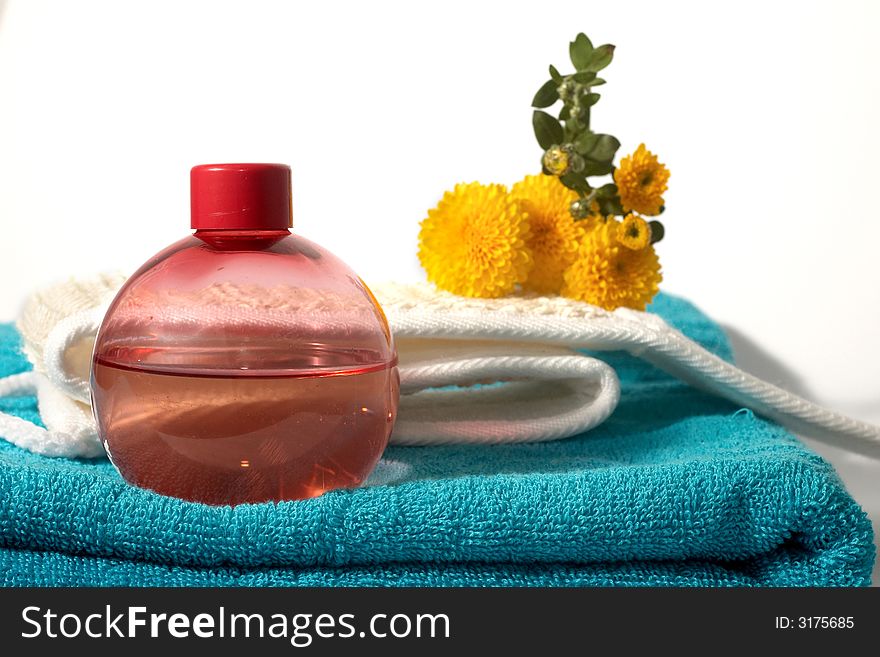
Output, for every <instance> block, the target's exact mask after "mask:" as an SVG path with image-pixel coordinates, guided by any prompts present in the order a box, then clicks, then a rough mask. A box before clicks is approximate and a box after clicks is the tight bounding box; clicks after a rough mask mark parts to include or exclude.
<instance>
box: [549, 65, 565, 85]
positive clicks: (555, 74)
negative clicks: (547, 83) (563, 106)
mask: <svg viewBox="0 0 880 657" xmlns="http://www.w3.org/2000/svg"><path fill="white" fill-rule="evenodd" d="M550 79H551V80H553V81H554V82H555V83H556V84H562V80H563V77H562V75H561V74H560V73H559V71H557V70H556V67H555V66H553V64H550Z"/></svg>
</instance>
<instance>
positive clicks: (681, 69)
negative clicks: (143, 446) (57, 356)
mask: <svg viewBox="0 0 880 657" xmlns="http://www.w3.org/2000/svg"><path fill="white" fill-rule="evenodd" d="M581 30H583V31H586V32H587V33H588V34H589V35H590V36H591V37H592V38H593V41H594V43H596V45H599V44H600V43H605V42H611V43H614V44H616V45H617V46H618V49H617V52H616V54H615V60H614V62H613V63H612V65H611V67H610V68H608V69H607V70H606V71H605V73H604V74H603V77H605V78H606V79H607V80H609V84H607V85H606V86H605V87H602V88H600V89H597V90H598V91H601V92H602V95H603V98H602V100H601V101H600V103H599V105H598V106H597V107H596V108H594V111H593V126H594V128H595V129H597V130H599V131H603V132H609V133H611V134H614V135H616V136H617V137H619V138H620V140H621V141H622V142H623V148H622V153H623V152H629V151H631V150H633V149H634V148H635V147H636V146H637V145H638V144H639V142H640V141H644V142H646V144H647V145H648V147H649V148H650V149H652V150H653V151H654V152H656V153H658V154H659V155H660V156H661V160H662V161H663V162H665V163H666V164H667V165H668V166H669V168H670V169H671V171H672V177H671V180H670V190H669V192H668V194H667V195H666V205H667V208H668V210H667V213H666V214H665V215H664V223H665V225H666V229H667V237H666V239H665V240H664V241H663V242H662V244H661V245H660V246H659V253H660V257H661V260H662V262H663V269H664V277H665V281H664V285H663V288H664V289H665V290H667V291H670V292H675V293H678V294H682V295H685V296H687V297H689V298H690V299H692V300H693V301H695V302H696V303H697V304H698V305H700V306H701V307H702V308H704V309H705V310H707V311H708V312H709V313H710V314H711V315H713V316H714V317H715V318H716V319H718V320H719V321H721V322H722V323H723V324H724V325H725V326H726V327H727V328H728V329H729V330H730V334H731V337H732V338H733V341H734V344H735V346H736V347H737V351H738V355H739V358H740V362H741V363H742V364H743V365H744V366H745V367H746V368H749V369H751V370H752V371H754V372H756V373H757V374H759V375H762V376H764V377H766V378H769V379H771V380H773V381H774V382H777V383H780V384H782V385H785V386H787V387H789V388H791V389H794V390H796V391H798V392H801V393H802V394H805V395H807V396H809V397H810V398H812V399H815V400H818V401H820V402H823V403H825V404H828V405H830V406H833V407H834V408H836V409H838V410H841V411H843V412H846V413H849V414H852V415H854V416H856V417H860V418H862V419H866V420H870V421H873V422H880V388H878V385H877V381H878V379H880V339H878V326H880V303H878V301H880V277H878V274H877V271H878V268H877V262H878V245H880V211H878V190H880V185H878V181H880V127H878V122H880V118H878V117H880V75H878V73H877V70H878V65H880V38H878V36H877V35H878V31H880V3H876V2H871V1H870V0H865V1H864V2H855V1H840V0H837V1H835V2H824V3H812V4H811V3H806V2H770V1H768V0H763V1H761V2H747V1H744V0H738V1H737V2H735V3H724V4H723V5H722V4H720V3H698V2H692V3H685V2H681V3H675V2H656V1H646V2H609V1H608V0H603V1H601V2H589V1H586V0H579V1H577V2H535V1H532V2H510V1H508V2H503V3H497V4H495V3H488V2H476V1H474V0H470V1H469V2H457V1H450V0H446V1H444V2H442V3H433V4H432V5H430V6H429V5H426V4H424V3H414V2H400V3H388V2H383V3H375V2H373V3H362V2H360V3H359V2H332V3H329V2H328V3H316V2H310V3H305V2H302V3H294V2H286V3H281V2H255V1H253V0H251V1H248V2H245V1H243V0H242V1H240V2H236V3H228V2H184V1H179V0H177V1H173V2H162V1H157V0H150V1H149V2H119V1H116V2H94V1H81V2H61V1H59V2H46V1H38V0H28V1H27V2H24V1H22V0H17V1H16V0H12V1H11V2H3V0H0V227H2V230H0V255H2V257H0V321H8V320H11V319H13V318H14V317H15V315H16V313H17V311H18V308H19V307H20V304H21V301H22V298H23V296H24V295H25V293H26V292H27V291H28V290H29V289H30V288H32V287H34V286H36V285H39V284H43V283H48V282H51V281H56V280H59V279H62V278H64V277H65V276H67V275H70V274H75V273H86V272H93V271H100V270H105V269H121V270H124V271H131V270H132V269H134V268H135V267H137V266H138V265H139V264H140V263H141V262H143V261H144V260H145V259H146V258H147V257H149V256H150V255H152V254H153V253H154V252H156V251H158V250H159V249H160V248H162V247H163V246H165V245H167V244H168V243H170V242H172V241H174V240H176V239H178V238H179V237H181V236H182V235H184V234H185V233H187V231H188V226H189V223H188V222H189V218H188V208H189V206H188V171H189V167H191V166H192V165H194V164H198V163H205V162H235V161H279V162H286V163H289V164H291V165H292V166H293V170H294V186H295V190H294V220H295V223H296V229H297V230H298V231H299V232H301V233H302V234H304V235H307V236H308V237H310V238H312V239H314V240H316V241H318V242H319V243H322V244H323V245H325V246H327V247H328V248H330V249H331V250H332V251H334V252H335V253H337V254H338V255H339V256H341V257H342V258H343V259H344V260H346V261H347V262H349V264H351V265H352V266H353V267H354V268H355V269H356V270H357V271H358V272H359V273H360V274H361V275H362V276H363V277H364V278H365V279H366V280H367V281H368V282H369V281H378V280H382V279H389V278H394V279H399V280H418V279H420V278H421V277H422V273H421V271H420V270H419V267H418V263H417V260H416V257H415V251H416V235H417V232H418V222H419V220H420V219H422V218H423V216H424V215H425V212H426V210H427V209H428V208H429V207H431V206H432V205H433V204H434V203H435V202H436V201H437V200H438V199H439V197H440V195H441V194H442V192H443V191H444V190H445V189H447V188H449V187H451V186H452V185H453V184H454V183H456V182H459V181H470V180H480V181H483V182H503V183H513V182H515V181H516V180H518V179H519V178H520V177H522V176H523V175H524V174H526V173H534V172H536V170H537V168H538V161H539V157H540V151H539V149H538V147H537V145H536V144H535V143H534V138H533V136H532V134H531V125H530V114H531V109H530V107H529V104H530V101H531V97H532V95H533V93H534V92H535V90H537V88H538V87H539V86H540V85H541V83H543V82H544V81H545V79H546V78H547V73H546V71H547V65H548V64H550V63H554V64H555V65H556V66H557V67H559V68H560V69H567V68H570V67H569V66H568V64H567V63H566V62H567V51H568V50H567V44H568V41H569V40H570V39H571V38H573V36H574V35H575V34H576V33H577V32H578V31H581ZM824 453H826V454H830V455H831V456H832V457H833V458H834V460H835V463H836V464H837V465H838V467H839V468H841V470H842V472H843V474H844V476H845V478H846V480H847V483H848V485H849V486H850V489H851V490H852V491H853V492H854V494H855V495H856V496H857V498H858V499H859V500H860V501H861V502H862V504H863V505H864V506H865V507H866V509H867V510H868V511H869V512H871V513H872V514H873V515H874V517H875V518H877V517H880V495H878V494H877V486H876V485H875V483H874V481H876V478H877V475H878V474H880V468H878V466H877V464H876V463H874V462H871V461H868V460H866V459H862V458H860V457H853V456H849V455H846V454H844V453H836V452H835V453H831V452H829V451H827V450H826V451H825V452H824Z"/></svg>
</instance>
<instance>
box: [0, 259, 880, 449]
mask: <svg viewBox="0 0 880 657" xmlns="http://www.w3.org/2000/svg"><path fill="white" fill-rule="evenodd" d="M122 280H123V277H121V276H114V275H108V276H102V277H97V278H93V279H83V280H78V281H71V282H69V283H67V284H65V285H61V286H57V287H55V288H53V289H50V290H48V291H43V292H40V293H38V294H36V295H34V297H32V299H31V300H30V302H29V303H28V304H27V306H26V307H25V311H24V313H23V314H22V317H21V318H20V320H19V323H18V326H19V330H20V331H21V333H22V336H23V337H24V340H25V352H26V353H27V355H28V357H29V358H30V359H31V360H32V362H34V365H35V369H36V370H37V371H38V372H42V373H44V374H45V377H46V378H45V381H46V382H47V385H49V386H51V387H52V388H54V389H55V391H56V392H59V391H61V392H63V393H64V394H58V395H57V397H61V398H65V399H66V402H69V403H67V404H65V403H60V402H59V400H58V399H57V398H50V396H49V395H47V394H45V393H44V394H42V395H41V396H40V399H39V403H40V412H41V415H42V417H43V420H44V422H45V423H46V425H47V427H48V428H49V431H48V432H46V430H43V429H41V428H36V429H39V430H40V431H44V432H46V435H45V436H44V437H43V438H40V437H39V436H38V435H37V434H35V433H34V431H33V430H32V429H25V428H23V427H22V424H21V423H22V422H23V421H21V420H18V419H17V418H12V420H17V421H16V422H12V421H10V420H8V419H6V418H7V417H8V416H6V417H0V434H2V435H4V436H6V437H7V438H9V439H11V440H12V441H13V442H16V444H20V445H21V446H22V447H26V448H27V449H32V450H33V451H38V452H41V453H46V454H52V455H65V456H73V455H82V456H92V455H94V454H96V453H98V448H97V437H96V436H95V435H94V424H93V423H92V424H89V426H88V427H87V428H86V429H84V428H83V419H82V415H83V414H82V409H83V408H85V407H84V406H83V405H82V404H76V403H75V402H72V401H70V400H80V401H87V400H88V396H87V394H88V393H87V390H88V389H87V381H88V369H89V356H90V351H91V345H92V343H93V342H94V334H95V332H96V330H97V325H98V322H99V321H100V318H101V316H102V315H103V308H104V307H105V304H106V303H107V301H108V299H109V297H110V296H111V295H112V293H113V292H114V291H115V288H116V286H118V285H119V284H121V282H122ZM373 292H374V293H375V295H376V297H377V298H378V299H379V301H380V303H381V304H382V307H383V309H384V311H385V313H386V315H387V317H388V321H389V324H390V326H391V329H392V331H393V333H394V335H395V340H396V342H397V348H398V353H399V356H400V374H401V393H402V397H401V405H400V410H399V414H398V420H397V424H396V426H395V432H394V435H393V436H392V442H395V443H402V444H436V443H444V442H465V443H467V442H471V443H483V442H512V441H540V440H555V439H558V438H565V437H569V436H572V435H575V434H577V433H581V432H583V431H586V430H588V429H590V428H592V427H594V426H596V425H597V424H599V423H601V422H602V421H604V420H605V419H606V418H607V417H608V416H609V415H610V414H611V412H612V411H613V410H614V408H615V406H616V404H617V401H618V398H619V386H618V382H617V378H616V376H615V374H614V372H613V371H612V370H611V368H609V367H608V366H607V365H606V364H605V363H603V362H601V361H599V360H596V359H593V358H589V357H587V356H585V355H583V354H581V353H578V352H576V351H575V349H591V350H627V351H629V352H631V353H633V354H634V355H637V356H639V357H641V358H644V359H646V360H648V361H649V362H652V363H654V364H655V365H657V366H659V367H661V368H663V369H664V370H666V371H668V372H670V373H672V374H674V375H676V376H678V377H680V378H681V379H683V380H685V381H688V382H690V383H692V384H694V385H697V386H699V387H701V388H704V389H706V390H708V391H711V392H713V393H715V394H718V395H720V396H722V397H726V398H727V399H730V400H732V401H734V402H736V403H738V404H741V405H743V406H747V407H749V408H752V409H753V410H755V411H757V412H759V413H761V414H763V415H765V416H767V417H770V418H772V419H774V420H776V421H778V422H780V423H781V424H783V425H786V426H788V427H790V428H791V429H793V430H794V431H796V432H798V433H801V434H803V435H808V436H812V437H815V438H817V439H819V440H825V441H827V442H831V443H834V444H837V443H841V442H842V443H843V446H844V447H847V448H849V449H852V450H854V451H858V452H862V453H866V454H871V455H874V456H876V455H877V454H880V429H878V427H875V426H872V425H869V424H866V423H864V422H859V421H857V420H853V419H851V418H848V417H846V416H843V415H840V414H838V413H835V412H833V411H829V410H827V409H823V408H821V407H819V406H817V405H815V404H812V403H811V402H808V401H806V400H804V399H802V398H800V397H797V396H796V395H793V394H791V393H789V392H786V391H784V390H782V389H781V388H778V387H776V386H774V385H772V384H769V383H766V382H764V381H761V380H760V379H758V378H756V377H754V376H751V375H750V374H747V373H745V372H743V371H741V370H739V369H737V368H736V367H734V366H733V365H731V364H729V363H727V362H725V361H723V360H722V359H720V358H718V357H717V356H715V355H713V354H711V353H710V352H708V351H706V350H705V349H703V348H702V347H700V346H699V345H697V344H696V343H694V342H693V341H691V340H690V339H688V338H686V337H685V336H684V335H682V334H681V333H679V332H678V331H676V330H674V329H672V328H671V327H669V326H668V325H667V324H666V323H665V322H664V321H663V320H662V319H661V318H659V317H657V316H656V315H650V314H647V313H642V312H636V311H632V310H627V309H620V310H616V311H613V312H610V311H606V310H603V309H601V308H596V307H594V306H590V305H588V304H585V303H582V302H578V301H573V300H569V299H565V298H562V297H541V296H531V297H505V298H501V299H465V298H462V297H457V296H455V295H452V294H449V293H446V292H441V291H437V290H435V289H433V288H432V287H431V286H429V285H427V284H417V285H401V284H394V283H387V284H381V285H377V286H375V287H374V288H373ZM210 293H214V294H222V295H228V294H239V293H241V294H239V296H241V298H242V302H243V303H248V301H247V299H248V298H250V297H249V295H247V294H245V293H244V292H242V291H241V290H236V291H230V290H213V291H211V292H210ZM90 300H91V303H90ZM328 301H330V300H328V299H326V298H325V299H321V298H308V299H306V298H304V297H303V298H300V297H297V298H296V299H291V300H289V301H288V303H292V304H294V305H295V306H296V307H297V308H301V307H302V306H303V304H305V305H309V307H312V305H314V304H317V305H315V306H314V308H315V310H316V312H319V313H320V308H321V305H322V304H326V303H328ZM157 303H161V300H158V301H157ZM273 305H274V304H273ZM331 305H332V304H331ZM254 311H255V313H259V312H263V313H268V314H265V315H262V316H261V317H262V320H261V321H268V322H270V323H271V317H270V315H271V312H272V311H271V310H269V309H259V308H255V309H254ZM175 319H176V320H180V321H183V322H186V321H189V318H186V317H179V318H175ZM7 381H8V380H7ZM39 381H40V379H39V377H33V378H32V379H30V380H28V382H26V383H24V384H23V383H22V381H18V382H17V383H15V385H13V386H12V387H13V388H15V389H16V390H18V391H19V392H18V394H25V393H26V392H27V391H28V390H31V391H37V390H39V389H40V383H39ZM495 381H505V382H509V383H508V384H507V385H504V386H476V387H475V386H472V385H471V384H474V383H486V382H495ZM450 385H460V386H466V387H462V388H458V389H453V390H436V388H438V387H443V386H450ZM28 386H30V387H28ZM467 386H470V387H467ZM43 387H44V388H45V386H43ZM0 394H3V389H2V387H0ZM5 394H10V393H8V392H7V393H5ZM70 404H74V406H72V407H71V406H70ZM72 409H77V410H78V413H74V412H73V410H72ZM88 422H91V418H90V417H89V418H88ZM26 424H29V423H26ZM30 426H31V427H32V426H33V425H30ZM89 431H91V434H90V435H88V436H85V435H84V434H88V432H89ZM68 434H69V436H68V438H69V439H68V440H67V442H66V443H65V438H64V437H65V436H66V435H68ZM64 445H66V446H64Z"/></svg>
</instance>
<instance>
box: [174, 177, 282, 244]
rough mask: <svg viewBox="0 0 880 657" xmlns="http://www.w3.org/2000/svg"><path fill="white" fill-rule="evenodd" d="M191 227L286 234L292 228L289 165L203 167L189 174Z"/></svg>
mask: <svg viewBox="0 0 880 657" xmlns="http://www.w3.org/2000/svg"><path fill="white" fill-rule="evenodd" d="M190 198H191V210H192V222H191V226H192V227H193V228H195V229H202V230H212V229H213V230H221V229H233V230H286V229H287V228H290V226H291V225H292V215H293V213H292V210H291V198H290V167H289V166H287V165H286V164H201V165H199V166H197V167H193V168H192V171H191V172H190Z"/></svg>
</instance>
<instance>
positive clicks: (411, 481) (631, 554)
mask: <svg viewBox="0 0 880 657" xmlns="http://www.w3.org/2000/svg"><path fill="white" fill-rule="evenodd" d="M652 310H653V311H655V312H658V313H660V314H661V315H662V316H663V317H665V318H666V319H667V320H668V321H669V322H670V323H672V324H673V325H675V326H677V327H678V328H680V329H681V330H682V331H684V332H685V333H687V334H688V335H690V336H691V337H693V338H694V339H696V340H698V341H699V342H701V343H702V344H703V345H705V346H706V347H708V348H709V349H711V350H713V351H715V352H716V353H719V354H720V355H722V356H723V357H726V358H729V357H730V346H729V344H728V342H727V340H726V338H725V337H724V334H723V333H722V331H721V330H720V328H719V327H718V326H717V325H715V324H714V323H712V322H711V321H710V320H708V319H707V318H706V317H705V316H704V315H702V314H701V313H700V312H699V311H697V310H696V309H695V308H694V307H693V306H691V305H690V304H688V303H687V302H685V301H682V300H679V299H675V298H673V297H669V296H662V297H660V298H659V299H658V300H657V302H656V303H655V304H654V306H653V308H652ZM603 357H606V358H610V360H612V361H613V365H614V366H615V367H616V368H617V370H618V372H619V374H620V375H621V379H622V385H623V397H622V402H621V404H620V407H619V408H618V409H617V410H616V412H615V413H614V415H613V416H612V418H611V419H610V420H609V421H608V422H607V423H606V424H604V425H603V426H601V427H599V428H598V429H596V430H593V431H592V432H590V433H589V434H586V435H583V436H579V437H575V438H572V439H569V440H564V441H559V442H553V443H545V444H534V445H508V446H480V447H422V448H416V447H409V448H406V447H399V448H392V449H389V450H388V452H387V453H386V456H387V457H388V458H389V459H392V460H393V461H396V462H399V463H402V464H406V465H408V466H410V469H409V470H408V472H407V473H406V475H405V476H404V477H403V478H402V479H399V480H397V481H395V482H394V483H391V484H388V485H377V486H372V487H368V488H362V489H359V490H351V491H335V492H332V493H329V494H327V495H324V496H323V497H320V498H317V499H314V500H307V501H302V502H288V503H283V504H259V505H243V506H239V507H236V508H216V507H208V506H203V505H200V504H193V503H188V502H181V501H179V500H175V499H171V498H165V497H161V496H159V495H156V494H153V493H150V492H148V491H144V490H139V489H137V488H133V487H130V486H128V485H127V484H125V483H124V482H123V481H122V480H121V479H120V477H119V476H118V475H117V474H116V472H115V471H114V470H113V468H112V467H111V466H110V464H109V463H108V462H106V461H97V462H86V461H68V460H53V459H50V458H45V457H41V456H36V455H33V454H30V453H27V452H24V451H21V450H19V449H17V448H15V447H12V446H11V445H9V444H8V443H5V442H4V441H0V495H2V505H0V573H2V574H0V578H2V583H3V584H5V585H67V586H71V585H147V586H149V585H185V586H198V585H248V586H267V585H283V586H287V585H293V586H308V585H318V586H323V585H352V586H360V585H379V586H382V585H394V586H397V585H429V586H434V585H464V586H468V585H542V586H571V585H679V586H691V585H775V586H788V585H795V586H805V585H832V586H837V585H841V586H848V585H865V584H868V583H869V577H870V572H871V567H872V563H873V559H874V546H873V543H872V539H873V537H872V532H871V526H870V523H869V522H868V519H867V517H866V516H865V514H864V512H863V511H862V510H861V509H860V508H859V506H858V505H857V504H856V503H855V502H854V501H853V499H852V498H851V497H850V496H849V495H848V494H847V492H846V490H845V489H844V487H843V486H842V484H841V482H840V480H839V479H838V477H837V476H836V474H835V472H834V470H833V469H832V468H831V467H830V466H829V465H828V464H827V463H826V462H825V461H823V460H822V459H821V458H820V457H818V456H816V455H815V454H812V453H811V452H809V451H807V450H806V449H805V448H804V447H803V446H802V445H801V444H800V443H798V442H797V440H795V439H794V438H793V437H792V436H791V435H789V434H788V433H786V432H785V431H784V430H782V429H781V428H779V427H778V426H775V425H773V424H770V423H768V422H765V421H763V420H761V419H758V418H755V417H754V416H753V415H752V414H751V413H749V412H747V411H740V410H738V409H737V408H736V407H734V406H731V405H730V404H729V403H727V402H724V401H721V400H718V399H715V398H713V397H709V396H707V395H705V394H703V393H700V392H698V391H696V390H693V389H690V388H688V387H686V386H685V385H683V384H681V383H678V382H677V381H675V380H673V379H672V378H670V377H668V376H666V375H664V374H663V373H661V372H659V371H658V370H656V369H654V368H652V367H651V366H648V365H645V364H643V363H641V362H639V361H637V360H636V359H634V358H631V357H629V356H627V355H625V354H611V355H607V354H606V355H604V356H603ZM27 368H28V365H27V363H26V361H25V359H24V358H23V357H22V356H21V354H20V353H19V343H18V337H17V335H16V333H15V331H14V329H13V328H12V327H10V326H0V375H6V374H11V373H15V372H19V371H23V370H25V369H27ZM0 410H4V411H6V412H13V413H17V414H19V415H21V416H23V417H26V418H28V419H31V420H36V419H37V413H36V409H35V402H34V399H32V398H24V399H3V400H0Z"/></svg>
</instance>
